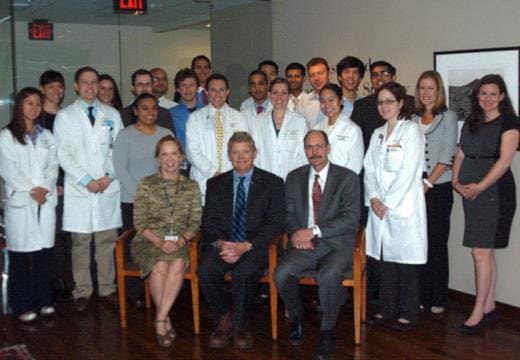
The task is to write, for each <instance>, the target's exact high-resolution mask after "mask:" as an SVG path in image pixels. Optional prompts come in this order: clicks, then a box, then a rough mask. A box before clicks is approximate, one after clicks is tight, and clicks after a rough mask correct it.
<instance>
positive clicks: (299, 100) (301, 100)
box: [287, 90, 309, 115]
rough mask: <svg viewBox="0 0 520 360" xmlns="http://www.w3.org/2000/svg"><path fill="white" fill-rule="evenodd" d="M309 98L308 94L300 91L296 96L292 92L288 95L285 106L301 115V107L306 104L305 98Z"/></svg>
mask: <svg viewBox="0 0 520 360" xmlns="http://www.w3.org/2000/svg"><path fill="white" fill-rule="evenodd" d="M308 98H309V94H307V93H306V92H305V90H304V91H302V92H301V93H300V94H299V95H298V96H294V95H293V94H290V95H289V102H288V103H287V108H288V109H289V110H291V111H294V112H296V113H298V114H300V115H303V108H304V107H305V105H306V104H307V99H308Z"/></svg>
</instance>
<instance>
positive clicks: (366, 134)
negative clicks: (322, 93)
mask: <svg viewBox="0 0 520 360" xmlns="http://www.w3.org/2000/svg"><path fill="white" fill-rule="evenodd" d="M376 101H377V97H376V94H372V95H369V96H366V97H364V98H362V99H359V100H358V101H356V102H355V103H354V109H353V110H352V114H351V115H350V118H351V119H352V121H354V122H355V123H356V124H358V125H359V126H360V127H361V131H362V132H363V143H364V144H365V152H366V151H367V149H368V145H369V144H370V137H371V136H372V133H373V132H374V130H375V129H377V128H378V127H380V126H383V124H384V123H385V120H384V119H383V118H382V117H381V115H379V111H377V104H376ZM405 101H406V104H407V105H408V106H409V107H410V109H412V111H413V110H414V109H415V102H414V98H413V96H410V95H406V100H405Z"/></svg>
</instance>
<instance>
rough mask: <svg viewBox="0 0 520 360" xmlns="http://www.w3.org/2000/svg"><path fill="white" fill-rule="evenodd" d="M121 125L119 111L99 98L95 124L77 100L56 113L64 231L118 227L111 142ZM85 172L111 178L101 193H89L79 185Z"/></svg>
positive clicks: (118, 197)
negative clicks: (62, 176)
mask: <svg viewBox="0 0 520 360" xmlns="http://www.w3.org/2000/svg"><path fill="white" fill-rule="evenodd" d="M96 101H97V100H96ZM122 128H123V123H122V122H121V117H120V116H119V112H118V111H117V110H116V109H114V108H112V107H110V106H106V105H103V104H102V103H100V102H99V101H98V102H97V111H96V121H95V123H94V126H92V125H91V124H90V121H89V119H88V117H87V113H86V111H84V109H83V107H82V105H81V102H80V100H79V99H78V100H76V101H75V102H74V103H72V104H71V105H69V106H67V107H66V108H64V109H62V110H60V111H59V112H58V114H57V115H56V120H55V122H54V135H55V137H56V141H57V143H58V160H59V163H60V166H61V167H62V168H63V170H64V171H65V181H64V187H65V194H64V199H63V200H64V206H63V230H65V231H70V232H76V233H84V234H90V233H93V232H98V231H103V230H108V229H115V228H118V227H120V226H121V208H120V197H121V193H120V184H119V180H117V178H116V175H115V171H114V164H113V162H112V144H113V143H114V141H115V138H116V136H117V133H118V132H119V131H120V130H121V129H122ZM87 175H88V176H90V177H91V178H92V179H94V180H96V179H99V178H102V177H103V176H105V175H108V176H110V177H111V178H112V179H113V180H112V182H111V183H110V185H109V186H108V188H107V189H106V190H105V191H104V192H103V193H91V192H89V191H88V190H87V188H86V187H85V186H83V185H82V184H80V181H81V180H82V179H83V178H84V177H85V176H87Z"/></svg>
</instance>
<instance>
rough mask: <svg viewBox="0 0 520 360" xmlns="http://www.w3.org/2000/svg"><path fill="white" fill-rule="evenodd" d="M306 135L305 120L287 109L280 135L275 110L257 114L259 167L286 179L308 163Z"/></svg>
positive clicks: (254, 130) (256, 137) (256, 136)
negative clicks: (273, 112) (304, 140)
mask: <svg viewBox="0 0 520 360" xmlns="http://www.w3.org/2000/svg"><path fill="white" fill-rule="evenodd" d="M306 133H307V124H306V122H305V118H304V117H303V116H301V115H299V114H296V113H294V112H292V111H290V110H286V112H285V116H284V119H283V123H282V127H281V128H280V132H279V134H278V136H276V131H275V129H274V124H273V120H272V111H269V112H266V113H262V114H260V115H258V118H257V121H256V123H255V125H254V127H253V131H252V135H253V139H254V140H255V144H256V147H257V149H258V152H257V156H256V161H255V163H256V165H257V166H258V167H259V168H262V169H264V170H267V171H269V172H272V173H273V174H276V175H278V176H280V177H281V178H282V179H284V180H285V178H286V177H287V174H288V173H289V172H290V171H291V170H294V169H296V168H297V167H300V166H303V165H305V164H306V163H307V159H306V157H305V151H304V149H303V138H304V137H305V134H306Z"/></svg>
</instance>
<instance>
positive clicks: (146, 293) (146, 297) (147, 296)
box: [144, 279, 152, 309]
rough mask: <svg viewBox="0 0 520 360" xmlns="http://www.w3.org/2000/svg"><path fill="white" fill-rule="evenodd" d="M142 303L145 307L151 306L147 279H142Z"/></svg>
mask: <svg viewBox="0 0 520 360" xmlns="http://www.w3.org/2000/svg"><path fill="white" fill-rule="evenodd" d="M144 303H145V305H146V308H147V309H150V308H151V307H152V295H151V293H150V284H149V282H148V279H145V280H144Z"/></svg>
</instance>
